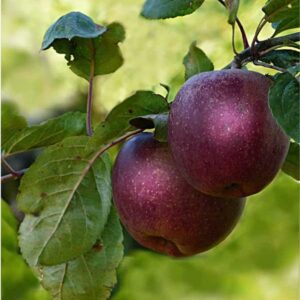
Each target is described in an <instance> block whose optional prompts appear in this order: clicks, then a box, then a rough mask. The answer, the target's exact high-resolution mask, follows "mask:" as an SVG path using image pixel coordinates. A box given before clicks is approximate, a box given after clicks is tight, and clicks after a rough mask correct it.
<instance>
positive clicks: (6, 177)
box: [1, 168, 28, 183]
mask: <svg viewBox="0 0 300 300" xmlns="http://www.w3.org/2000/svg"><path fill="white" fill-rule="evenodd" d="M27 170H28V168H27V169H22V170H20V171H18V175H17V176H16V175H15V174H12V173H10V174H7V175H3V176H1V183H4V182H7V181H9V180H16V179H18V178H20V177H22V176H23V175H24V174H25V172H27Z"/></svg>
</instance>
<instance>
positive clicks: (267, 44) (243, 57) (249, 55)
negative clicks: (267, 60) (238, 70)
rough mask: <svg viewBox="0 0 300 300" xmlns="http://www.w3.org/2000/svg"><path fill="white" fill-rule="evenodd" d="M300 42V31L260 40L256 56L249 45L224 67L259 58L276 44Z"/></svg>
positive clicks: (255, 47)
mask: <svg viewBox="0 0 300 300" xmlns="http://www.w3.org/2000/svg"><path fill="white" fill-rule="evenodd" d="M290 41H292V42H299V41H300V33H299V32H297V33H292V34H288V35H285V36H280V37H277V38H272V39H267V40H264V41H260V42H258V43H256V44H255V45H254V53H256V55H255V57H253V52H252V48H251V47H248V48H247V49H245V50H243V51H242V52H240V53H239V54H237V55H236V56H235V58H234V60H233V61H232V62H231V63H230V64H228V65H227V66H226V67H224V69H228V68H230V66H231V65H232V64H233V63H234V64H237V65H240V66H243V65H244V64H245V63H248V62H250V61H254V60H257V59H258V58H259V57H260V56H262V55H263V54H265V51H266V50H268V49H270V48H273V47H275V46H288V42H290Z"/></svg>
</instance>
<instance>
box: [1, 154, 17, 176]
mask: <svg viewBox="0 0 300 300" xmlns="http://www.w3.org/2000/svg"><path fill="white" fill-rule="evenodd" d="M1 161H2V164H3V167H4V168H5V169H6V170H7V171H8V172H9V173H10V174H12V175H13V176H14V177H20V176H22V175H20V173H19V171H16V170H15V169H14V168H13V167H12V166H11V165H10V164H9V163H8V162H7V161H6V160H5V159H4V157H1Z"/></svg>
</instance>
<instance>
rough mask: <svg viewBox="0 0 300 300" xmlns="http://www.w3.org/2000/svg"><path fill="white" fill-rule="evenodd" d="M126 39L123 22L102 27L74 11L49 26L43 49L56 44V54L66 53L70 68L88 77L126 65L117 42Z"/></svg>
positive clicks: (79, 74)
mask: <svg viewBox="0 0 300 300" xmlns="http://www.w3.org/2000/svg"><path fill="white" fill-rule="evenodd" d="M124 39H125V30H124V28H123V26H122V25H121V24H119V23H111V24H110V25H108V26H107V27H103V26H99V25H97V24H95V23H94V22H93V21H92V20H91V19H90V18H89V17H87V16H85V15H84V14H82V13H79V12H72V13H69V14H67V15H65V16H63V17H61V18H60V19H59V20H58V21H56V23H54V24H53V25H52V26H51V27H50V28H49V29H48V31H47V32H46V35H45V37H44V42H43V45H42V50H46V49H48V48H49V47H53V48H54V49H55V51H56V52H57V53H61V54H65V59H66V60H67V62H68V66H69V67H70V69H71V70H72V71H73V72H74V73H75V74H77V75H78V76H80V77H83V78H85V79H87V80H89V78H90V76H97V75H104V74H109V73H113V72H114V71H116V70H117V69H118V68H119V67H120V66H121V65H122V64H123V57H122V54H121V51H120V48H119V46H118V44H119V43H120V42H122V41H123V40H124ZM92 70H93V74H91V71H92Z"/></svg>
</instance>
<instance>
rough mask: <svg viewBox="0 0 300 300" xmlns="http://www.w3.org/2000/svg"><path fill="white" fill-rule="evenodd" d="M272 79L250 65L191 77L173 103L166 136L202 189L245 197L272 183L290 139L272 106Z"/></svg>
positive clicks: (179, 164)
mask: <svg viewBox="0 0 300 300" xmlns="http://www.w3.org/2000/svg"><path fill="white" fill-rule="evenodd" d="M271 84H272V81H271V80H270V79H268V78H267V77H265V76H263V75H261V74H259V73H256V72H250V71H246V70H239V69H231V70H221V71H213V72H204V73H201V74H198V75H195V76H193V77H191V78H190V79H189V80H188V81H187V82H186V83H185V84H184V85H183V87H182V88H181V89H180V91H179V92H178V94H177V95H176V98H175V100H174V102H173V103H172V105H171V109H170V117H169V121H168V141H169V145H170V148H171V152H172V155H173V158H174V161H175V163H176V165H177V167H178V169H179V170H180V172H181V173H180V174H182V176H183V177H184V178H185V179H186V180H187V182H188V183H189V184H191V185H192V186H193V187H194V188H196V189H198V190H199V191H201V192H203V193H206V194H208V195H212V196H218V197H225V198H227V197H243V196H249V195H252V194H255V193H258V192H259V191H261V190H262V189H263V188H264V187H265V186H266V185H268V184H269V183H270V182H271V181H272V180H273V178H274V177H275V175H276V174H277V172H278V170H279V169H280V167H281V165H282V164H283V162H284V159H285V157H286V154H287V151H288V147H289V139H288V137H287V136H286V135H285V134H284V132H283V131H282V130H281V128H280V127H279V125H278V124H277V122H276V120H275V119H274V118H273V116H272V113H271V111H270V108H269V106H268V90H269V87H270V85H271Z"/></svg>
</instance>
